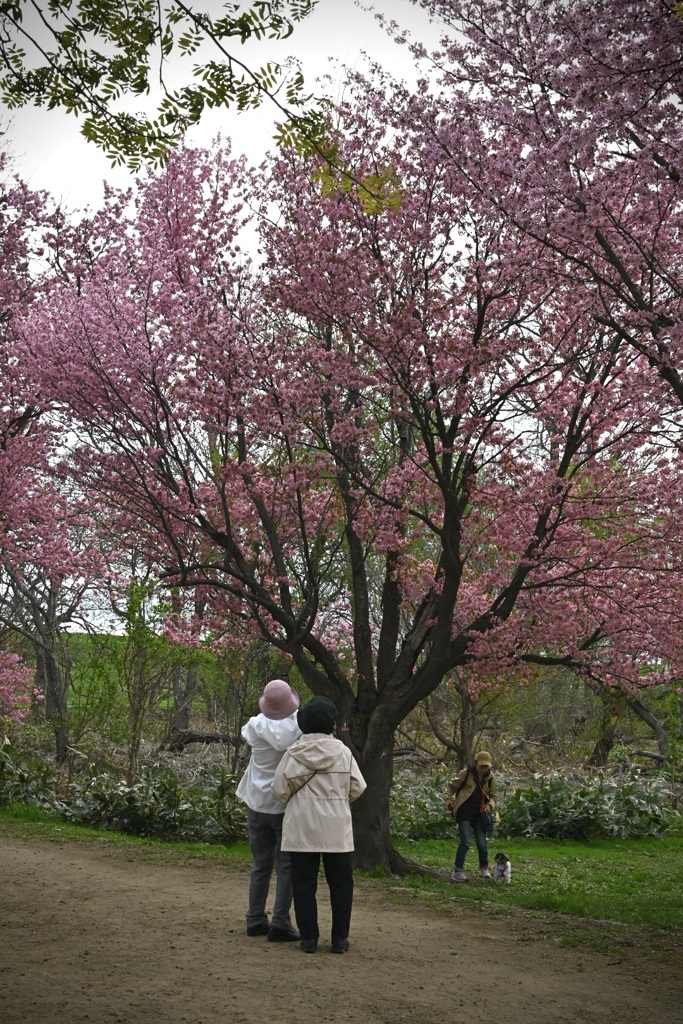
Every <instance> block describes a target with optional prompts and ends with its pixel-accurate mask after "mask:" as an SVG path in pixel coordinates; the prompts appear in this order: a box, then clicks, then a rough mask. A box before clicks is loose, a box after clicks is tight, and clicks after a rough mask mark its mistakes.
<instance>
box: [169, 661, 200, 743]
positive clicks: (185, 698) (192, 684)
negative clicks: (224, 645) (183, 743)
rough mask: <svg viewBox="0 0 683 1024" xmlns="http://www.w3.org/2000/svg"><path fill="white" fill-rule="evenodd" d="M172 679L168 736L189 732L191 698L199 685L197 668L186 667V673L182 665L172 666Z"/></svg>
mask: <svg viewBox="0 0 683 1024" xmlns="http://www.w3.org/2000/svg"><path fill="white" fill-rule="evenodd" d="M172 679H173V715H172V717H171V726H170V729H169V735H171V736H173V735H175V734H176V733H186V732H189V729H190V714H191V711H192V698H193V697H194V694H195V691H196V689H197V685H198V683H199V675H198V672H197V666H196V665H188V667H187V671H185V670H184V668H183V666H182V665H174V666H173V669H172Z"/></svg>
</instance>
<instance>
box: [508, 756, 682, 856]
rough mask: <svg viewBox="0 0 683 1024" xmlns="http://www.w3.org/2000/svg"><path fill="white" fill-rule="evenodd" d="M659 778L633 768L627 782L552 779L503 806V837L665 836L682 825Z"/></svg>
mask: <svg viewBox="0 0 683 1024" xmlns="http://www.w3.org/2000/svg"><path fill="white" fill-rule="evenodd" d="M672 797H673V794H672V792H671V790H669V789H667V787H666V784H665V783H664V782H663V781H662V780H661V779H654V780H649V779H644V778H642V777H641V775H640V773H639V772H638V770H637V769H632V770H631V772H630V774H629V776H627V777H626V778H625V779H624V778H622V779H619V780H614V779H608V778H606V777H605V776H604V775H598V776H596V778H595V779H593V780H592V781H590V782H588V783H586V784H585V785H583V786H581V787H579V788H578V789H577V788H573V787H571V786H569V785H568V784H567V783H566V782H565V781H564V780H563V779H561V778H554V779H549V780H547V781H543V782H540V783H539V784H538V785H535V786H527V787H523V788H520V789H517V790H516V791H515V792H514V793H512V794H511V795H509V796H507V797H505V798H504V799H503V800H502V801H501V803H500V805H499V812H500V823H499V833H500V835H505V836H535V837H540V836H547V837H550V838H553V839H596V838H611V837H620V838H627V837H637V836H645V835H661V834H662V833H664V832H666V831H667V829H669V828H670V827H671V826H674V825H675V823H676V822H678V821H679V819H680V815H679V814H678V813H677V812H676V811H674V810H672V809H671V800H672Z"/></svg>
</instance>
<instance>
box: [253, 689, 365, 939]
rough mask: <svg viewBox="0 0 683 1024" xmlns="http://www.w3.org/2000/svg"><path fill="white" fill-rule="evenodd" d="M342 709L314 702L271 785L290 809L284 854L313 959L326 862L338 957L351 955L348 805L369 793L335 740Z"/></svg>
mask: <svg viewBox="0 0 683 1024" xmlns="http://www.w3.org/2000/svg"><path fill="white" fill-rule="evenodd" d="M336 713H337V712H336V708H335V706H334V704H333V703H332V701H331V700H328V699H327V697H314V698H313V699H312V700H310V701H309V702H308V704H306V705H305V707H303V708H302V709H301V710H300V711H299V713H298V716H297V719H298V722H299V727H300V729H301V732H302V733H303V735H302V736H301V738H300V739H299V740H297V741H296V743H293V744H292V746H291V747H289V748H288V750H287V752H286V753H285V756H284V757H283V758H282V761H281V762H280V764H279V765H278V768H277V771H276V772H275V778H274V780H273V793H274V794H275V796H276V797H277V798H278V799H279V800H282V801H283V802H286V804H287V806H286V808H285V820H284V824H283V827H282V849H283V850H286V851H287V852H288V853H289V856H290V860H291V865H292V885H293V889H294V911H295V913H296V923H297V926H298V928H299V931H300V933H301V948H302V949H303V951H304V952H305V953H314V952H315V950H316V948H317V945H318V938H319V935H320V931H319V928H318V905H317V901H316V891H317V887H318V869H319V867H320V858H321V856H322V861H323V867H324V869H325V879H326V881H327V885H328V887H329V890H330V904H331V907H332V952H333V953H345V952H346V950H347V949H348V948H349V927H350V923H351V908H352V904H353V863H352V858H353V827H352V824H351V809H350V807H349V804H350V802H351V801H353V800H355V799H357V797H359V796H360V795H361V793H362V792H363V791H364V790H365V788H366V783H365V779H364V778H363V776H362V775H361V773H360V769H359V768H358V765H357V764H356V761H355V758H354V757H353V754H352V753H351V751H350V750H349V748H348V747H346V746H345V745H344V744H343V743H342V742H341V741H340V740H338V739H335V738H334V737H333V736H332V732H333V731H334V726H335V719H336Z"/></svg>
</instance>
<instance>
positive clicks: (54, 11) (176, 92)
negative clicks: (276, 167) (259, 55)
mask: <svg viewBox="0 0 683 1024" xmlns="http://www.w3.org/2000/svg"><path fill="white" fill-rule="evenodd" d="M316 3H317V0H282V2H276V3H267V2H265V0H257V2H255V3H254V4H253V5H252V6H251V7H248V6H247V7H245V6H244V5H242V4H239V3H228V4H221V5H218V4H210V3H201V4H195V3H183V2H181V0H166V2H165V3H164V4H160V3H157V2H154V0H129V2H128V3H126V4H121V3H120V2H119V0H94V2H93V0H79V2H77V3H72V2H71V0H51V2H49V3H48V2H44V3H43V2H39V0H6V2H2V3H0V66H1V68H2V71H1V73H0V96H1V98H2V101H3V102H4V103H5V105H6V106H7V107H8V109H10V110H12V109H14V108H16V107H20V106H24V105H26V104H28V103H32V104H35V105H36V106H43V107H47V108H48V109H50V110H52V109H55V108H62V109H63V110H65V111H66V112H67V113H73V114H76V115H77V116H80V117H83V118H84V120H83V127H82V133H83V135H84V136H85V137H86V139H88V140H90V141H92V142H94V143H96V145H98V146H100V147H101V148H102V149H104V151H105V153H106V154H107V156H108V157H109V159H110V160H111V161H112V163H114V164H119V163H124V162H125V163H126V164H127V165H128V166H129V167H131V168H133V169H135V168H137V167H139V165H140V162H141V161H142V160H150V161H151V162H152V163H157V164H158V163H161V162H163V161H164V160H165V159H166V157H167V156H168V153H169V151H170V149H171V148H172V147H173V146H174V145H176V144H177V142H178V140H179V139H180V138H181V137H182V136H183V135H184V134H185V132H186V131H187V130H188V128H190V127H191V126H192V125H193V124H196V123H197V122H198V121H199V120H200V118H201V116H202V113H203V112H204V111H205V110H206V109H207V108H211V107H230V106H235V107H236V108H237V109H238V110H245V109H248V108H250V107H257V106H259V105H260V104H261V102H262V101H263V100H264V98H268V99H269V101H270V102H272V103H274V104H275V105H276V107H277V108H278V110H279V111H280V113H281V115H282V118H283V125H282V128H281V131H282V133H283V134H284V135H285V136H286V137H288V138H290V139H291V138H292V137H294V136H293V135H292V132H294V133H298V135H296V137H298V138H300V139H301V141H302V144H303V143H304V142H305V141H307V142H308V144H309V145H310V144H311V143H312V142H315V140H317V139H318V138H319V137H321V132H322V126H323V120H322V109H321V107H320V106H316V105H315V104H314V103H313V102H312V97H311V96H308V95H306V93H305V91H304V83H303V77H302V75H301V72H300V70H299V68H298V67H297V66H296V65H295V64H294V63H293V62H290V63H289V64H288V66H285V67H283V66H282V65H280V64H278V63H274V62H270V63H268V64H266V65H264V66H263V67H261V68H252V67H250V66H249V65H248V64H246V63H245V62H244V60H243V59H241V57H240V56H238V53H240V50H239V48H237V44H238V43H239V44H240V45H243V44H246V43H248V42H250V41H252V40H256V41H261V40H264V39H284V38H287V37H288V36H289V35H290V34H291V33H292V31H293V29H294V25H295V24H296V23H297V22H300V21H301V20H303V19H304V18H306V17H307V16H308V15H309V14H310V13H311V11H312V10H313V8H314V7H315V6H316ZM200 53H201V55H202V58H203V59H202V60H201V61H200V62H199V63H195V64H194V66H193V69H192V79H191V80H190V81H189V82H187V81H186V82H185V83H184V84H183V85H182V86H181V87H179V88H178V87H177V86H176V78H177V77H178V74H177V72H178V67H179V61H178V59H177V58H181V57H185V58H193V57H194V58H195V59H197V58H198V57H199V55H200ZM152 83H154V87H155V88H158V89H159V91H160V98H159V101H158V109H157V111H156V116H155V117H150V116H148V115H144V114H139V113H137V112H136V113H134V112H132V110H131V109H130V108H131V104H130V102H126V100H128V98H132V99H133V100H135V105H136V106H138V105H139V97H141V96H145V95H149V93H150V91H151V90H152V87H153V86H152Z"/></svg>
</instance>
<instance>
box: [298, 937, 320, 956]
mask: <svg viewBox="0 0 683 1024" xmlns="http://www.w3.org/2000/svg"><path fill="white" fill-rule="evenodd" d="M301 948H302V949H303V951H304V953H315V951H316V949H317V948H318V940H317V939H302V940H301Z"/></svg>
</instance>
